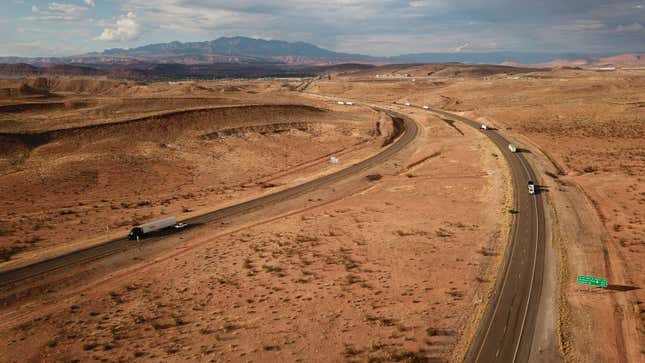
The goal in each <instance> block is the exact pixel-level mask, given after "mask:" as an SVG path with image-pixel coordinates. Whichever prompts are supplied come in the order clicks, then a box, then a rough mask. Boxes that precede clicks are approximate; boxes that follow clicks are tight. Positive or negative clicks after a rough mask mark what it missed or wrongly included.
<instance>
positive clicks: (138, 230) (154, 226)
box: [128, 217, 177, 240]
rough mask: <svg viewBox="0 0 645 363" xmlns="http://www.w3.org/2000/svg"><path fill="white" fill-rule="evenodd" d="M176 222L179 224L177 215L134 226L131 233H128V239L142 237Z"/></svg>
mask: <svg viewBox="0 0 645 363" xmlns="http://www.w3.org/2000/svg"><path fill="white" fill-rule="evenodd" d="M176 224H177V218H175V217H168V218H164V219H160V220H158V221H155V222H150V223H144V224H141V225H138V226H135V227H133V228H132V230H131V231H130V234H128V239H129V240H133V239H137V238H141V237H143V236H145V235H146V234H148V233H150V232H156V231H160V230H162V229H166V228H169V227H172V226H175V225H176Z"/></svg>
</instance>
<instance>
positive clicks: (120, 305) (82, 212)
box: [0, 76, 512, 362]
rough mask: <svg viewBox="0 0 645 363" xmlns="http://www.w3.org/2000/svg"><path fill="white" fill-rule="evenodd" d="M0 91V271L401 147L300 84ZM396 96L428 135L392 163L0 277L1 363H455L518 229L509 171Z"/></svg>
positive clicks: (16, 86)
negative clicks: (69, 263)
mask: <svg viewBox="0 0 645 363" xmlns="http://www.w3.org/2000/svg"><path fill="white" fill-rule="evenodd" d="M334 77H335V76H334ZM324 84H325V83H324V82H322V83H321V85H324ZM0 85H1V86H2V87H0V88H1V89H2V99H1V101H0V102H1V103H0V107H1V109H2V112H1V113H0V138H2V144H1V145H2V149H1V150H0V152H1V154H0V155H1V160H0V162H1V164H0V167H1V170H2V173H1V176H0V192H1V193H2V195H3V199H2V214H0V219H1V220H2V234H1V236H0V238H1V239H0V241H1V242H0V247H1V248H2V261H1V262H0V268H11V267H16V266H20V265H24V264H27V263H29V262H32V261H36V260H39V259H43V258H47V257H50V256H55V255H58V254H61V253H65V252H67V251H71V250H74V249H79V248H83V247H87V246H88V245H93V244H100V243H103V242H105V241H108V240H110V239H113V238H122V237H123V236H125V235H126V234H127V232H128V230H129V228H130V227H131V226H132V225H136V224H138V223H142V222H146V221H150V220H155V219H159V218H162V217H165V216H177V217H178V218H179V219H184V218H187V217H191V216H195V215H199V214H202V213H205V212H209V211H212V210H216V209H218V208H222V207H224V206H227V205H232V204H235V203H239V202H241V201H245V200H249V199H252V198H256V197H258V196H262V195H266V194H268V193H272V192H274V191H277V190H282V189H284V188H287V187H290V186H294V185H297V184H300V183H303V182H305V181H307V180H312V179H314V178H317V177H319V176H321V175H326V174H329V173H331V172H333V171H335V170H340V169H342V168H346V167H348V166H351V165H353V164H355V163H357V162H358V161H360V160H364V159H366V158H367V157H369V156H371V155H374V154H376V153H378V152H380V151H382V150H383V149H384V148H387V147H388V144H389V143H390V142H391V141H392V138H395V137H397V134H396V127H394V125H393V121H392V119H391V118H390V116H388V115H387V114H385V113H384V112H382V111H377V110H375V109H374V108H371V107H368V106H365V105H357V104H356V105H352V106H346V105H338V104H336V102H334V101H330V100H328V99H325V98H319V97H314V96H311V95H310V94H307V93H300V92H298V91H299V90H302V89H304V88H310V89H316V88H317V87H319V86H318V83H317V82H316V83H314V84H313V85H310V84H309V82H307V81H306V80H300V79H289V80H287V79H285V80H245V81H235V80H227V81H212V82H170V83H168V82H157V83H143V82H132V81H114V80H109V79H101V80H96V79H87V78H66V77H57V78H26V79H24V78H18V79H8V80H4V81H1V82H0ZM356 99H357V100H359V98H358V97H357V98H356ZM391 108H392V109H395V110H398V111H399V112H405V114H406V115H407V116H409V117H411V118H412V119H413V120H414V122H416V123H417V124H418V125H419V129H420V130H419V134H418V136H417V138H416V139H415V140H414V142H413V143H412V144H411V145H409V146H407V147H406V148H404V149H403V150H402V151H401V152H399V153H398V154H396V155H395V156H394V157H393V158H391V159H389V160H388V161H386V162H385V163H382V164H380V165H378V166H376V167H374V168H371V169H369V170H365V171H363V172H361V173H358V174H356V175H353V176H351V177H348V178H346V179H344V180H342V181H339V182H337V183H334V184H331V185H328V186H325V187H323V188H319V189H316V190H314V191H311V192H308V193H304V194H302V195H300V196H298V197H296V198H294V199H290V200H287V201H284V202H281V203H277V204H275V205H271V206H267V207H265V208H262V209H260V210H254V211H252V212H250V213H248V214H245V215H242V216H237V217H231V218H228V219H225V220H222V221H218V222H217V223H206V224H204V225H201V226H198V227H196V228H190V229H188V230H186V231H183V232H181V233H177V234H173V235H170V236H168V237H167V238H164V239H162V240H160V241H158V242H154V243H145V240H144V243H142V244H139V245H136V246H133V248H131V249H128V250H127V251H125V252H123V253H120V254H116V255H112V256H109V257H106V258H103V259H101V260H98V261H94V262H92V263H84V264H80V265H78V266H74V267H72V268H67V269H64V270H61V271H58V272H56V273H51V274H47V275H46V276H39V277H36V278H32V279H29V280H26V281H22V282H20V283H19V284H17V285H14V286H12V287H11V289H5V290H4V291H2V292H1V293H0V301H2V304H1V307H0V315H2V319H1V321H2V323H0V336H2V339H0V340H1V341H2V343H0V360H2V361H8V362H13V361H24V360H29V361H61V360H62V361H75V360H80V361H85V360H100V361H132V360H135V359H141V360H164V361H186V360H198V361H285V360H286V361H315V360H319V359H320V357H326V358H325V359H326V360H329V361H366V360H370V361H458V360H461V359H463V356H464V354H465V351H466V350H467V348H468V344H469V342H470V339H471V338H472V336H473V334H474V331H475V329H476V326H477V323H478V321H479V319H480V318H481V316H482V314H483V309H484V306H485V305H486V303H487V301H488V298H489V296H490V294H491V291H492V289H493V285H494V283H495V277H496V276H497V271H498V269H499V266H500V263H501V259H502V255H503V254H504V250H505V246H506V242H507V240H508V233H509V221H510V215H511V214H510V213H509V209H510V208H511V206H512V188H511V183H510V181H511V179H510V175H509V171H508V170H507V165H506V163H505V161H504V159H503V157H501V156H500V155H499V152H498V150H497V149H496V148H495V146H494V145H493V144H492V143H491V142H490V141H489V140H488V139H487V138H486V137H485V135H483V134H482V133H480V132H479V131H477V130H474V129H471V128H468V127H463V126H457V127H454V125H449V124H447V123H446V122H444V121H443V120H441V119H439V118H437V117H434V116H432V115H430V114H427V113H425V112H422V111H410V110H406V109H405V108H401V107H397V106H391ZM331 156H334V157H335V158H337V160H338V163H331V162H330V157H331ZM133 243H134V242H133Z"/></svg>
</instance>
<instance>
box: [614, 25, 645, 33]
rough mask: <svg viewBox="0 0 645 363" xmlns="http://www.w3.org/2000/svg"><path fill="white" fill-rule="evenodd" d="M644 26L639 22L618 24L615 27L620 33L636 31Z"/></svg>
mask: <svg viewBox="0 0 645 363" xmlns="http://www.w3.org/2000/svg"><path fill="white" fill-rule="evenodd" d="M643 29H644V27H643V25H642V24H641V23H632V24H628V25H618V26H617V27H616V32H617V33H622V32H637V31H640V30H643Z"/></svg>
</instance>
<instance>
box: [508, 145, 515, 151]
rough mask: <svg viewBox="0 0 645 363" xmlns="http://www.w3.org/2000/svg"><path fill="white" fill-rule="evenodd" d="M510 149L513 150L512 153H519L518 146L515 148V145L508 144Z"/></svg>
mask: <svg viewBox="0 0 645 363" xmlns="http://www.w3.org/2000/svg"><path fill="white" fill-rule="evenodd" d="M508 149H509V150H511V152H512V153H516V152H517V146H515V145H513V144H508Z"/></svg>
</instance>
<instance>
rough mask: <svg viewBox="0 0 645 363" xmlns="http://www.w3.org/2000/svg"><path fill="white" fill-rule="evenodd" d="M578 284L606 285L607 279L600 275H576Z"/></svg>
mask: <svg viewBox="0 0 645 363" xmlns="http://www.w3.org/2000/svg"><path fill="white" fill-rule="evenodd" d="M578 283H579V284H580V285H591V286H596V287H607V279H603V278H601V277H593V276H584V275H578Z"/></svg>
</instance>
